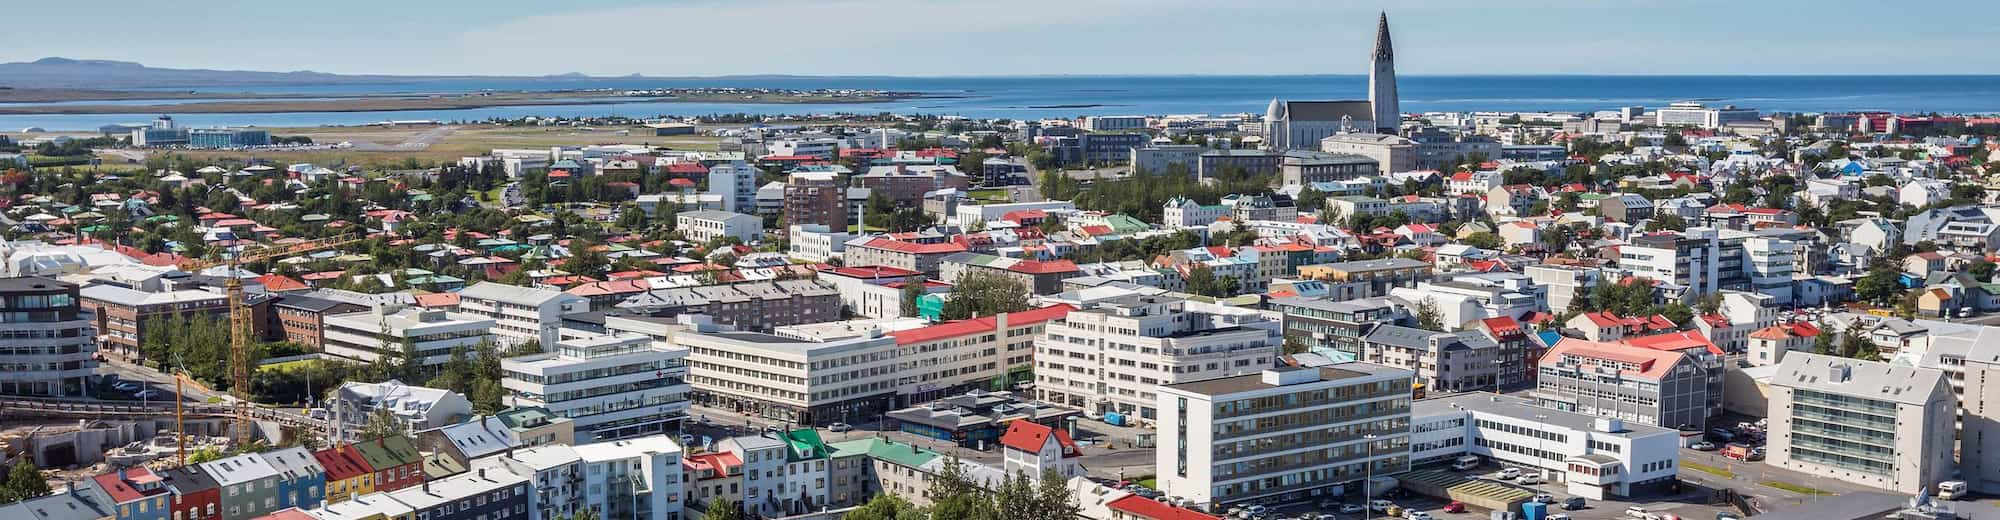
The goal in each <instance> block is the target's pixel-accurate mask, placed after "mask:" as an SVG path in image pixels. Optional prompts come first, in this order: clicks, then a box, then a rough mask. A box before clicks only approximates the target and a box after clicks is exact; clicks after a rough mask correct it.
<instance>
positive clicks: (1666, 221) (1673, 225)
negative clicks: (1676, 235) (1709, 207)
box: [1646, 215, 1687, 231]
mask: <svg viewBox="0 0 2000 520" xmlns="http://www.w3.org/2000/svg"><path fill="white" fill-rule="evenodd" d="M1663 230H1672V231H1687V221H1686V220H1683V219H1681V216H1680V215H1656V216H1654V217H1653V219H1652V220H1649V221H1646V231H1663Z"/></svg>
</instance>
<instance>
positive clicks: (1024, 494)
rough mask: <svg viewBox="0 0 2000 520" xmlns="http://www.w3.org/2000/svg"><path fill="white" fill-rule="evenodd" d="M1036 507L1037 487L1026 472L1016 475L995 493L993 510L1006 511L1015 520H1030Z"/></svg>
mask: <svg viewBox="0 0 2000 520" xmlns="http://www.w3.org/2000/svg"><path fill="white" fill-rule="evenodd" d="M1036 505H1037V504H1035V485H1034V482H1033V481H1030V480H1028V474H1027V473H1025V472H1023V473H1015V474H1014V475H1013V478H1009V479H1007V480H1006V482H1004V483H1001V484H1000V489H997V490H994V492H993V509H995V510H998V511H1006V512H1008V513H1010V514H1011V515H1012V516H1013V517H1015V518H1021V519H1026V518H1028V517H1029V516H1030V512H1032V511H1035V510H1036V509H1037V507H1036Z"/></svg>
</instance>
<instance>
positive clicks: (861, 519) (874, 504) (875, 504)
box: [841, 493, 925, 520]
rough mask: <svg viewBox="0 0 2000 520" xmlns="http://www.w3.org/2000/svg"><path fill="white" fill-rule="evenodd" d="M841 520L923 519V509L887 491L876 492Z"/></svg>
mask: <svg viewBox="0 0 2000 520" xmlns="http://www.w3.org/2000/svg"><path fill="white" fill-rule="evenodd" d="M841 519H842V520H925V517H924V510H923V509H922V508H919V507H917V506H916V505H914V504H911V503H910V501H908V500H904V499H903V497H899V496H896V495H892V494H888V493H879V494H876V495H875V497H874V498H870V499H868V503H865V504H861V507H857V508H854V510H853V511H848V512H847V515H845V516H842V517H841Z"/></svg>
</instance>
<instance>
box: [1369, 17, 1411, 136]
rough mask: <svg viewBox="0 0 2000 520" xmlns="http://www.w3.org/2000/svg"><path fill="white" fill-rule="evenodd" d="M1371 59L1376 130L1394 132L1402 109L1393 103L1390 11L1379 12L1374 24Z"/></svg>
mask: <svg viewBox="0 0 2000 520" xmlns="http://www.w3.org/2000/svg"><path fill="white" fill-rule="evenodd" d="M1370 61H1371V62H1373V63H1372V64H1373V65H1374V67H1373V68H1370V69H1368V103H1369V104H1371V105H1374V108H1375V127H1376V129H1377V130H1376V131H1378V132H1381V133H1384V134H1396V133H1398V127H1401V126H1402V122H1403V116H1402V113H1403V112H1402V110H1401V108H1400V107H1398V106H1397V103H1396V50H1395V48H1394V46H1393V45H1391V44H1390V43H1389V13H1386V12H1385V13H1382V18H1381V19H1380V20H1379V21H1377V22H1376V24H1375V53H1374V54H1373V55H1371V56H1370Z"/></svg>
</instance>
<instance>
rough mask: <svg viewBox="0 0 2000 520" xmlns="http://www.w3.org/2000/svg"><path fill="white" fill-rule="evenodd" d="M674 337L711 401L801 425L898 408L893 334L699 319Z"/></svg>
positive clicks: (699, 396) (704, 399) (699, 397)
mask: <svg viewBox="0 0 2000 520" xmlns="http://www.w3.org/2000/svg"><path fill="white" fill-rule="evenodd" d="M674 342H675V343H677V344H680V345H682V346H685V347H687V349H688V356H687V364H688V382H689V383H690V384H691V385H692V388H693V390H694V400H695V402H698V403H701V404H703V405H705V406H713V407H716V408H721V409H725V410H731V411H735V412H739V413H746V414H752V415H757V416H761V417H765V418H768V419H776V420H783V421H789V422H792V423H797V424H829V423H834V422H849V423H853V422H858V421H859V420H860V418H864V417H874V416H879V415H881V414H883V413H886V412H888V411H889V410H894V409H896V388H897V386H898V379H899V374H898V373H897V367H898V366H899V365H898V362H897V360H896V358H895V351H896V348H895V344H896V342H895V339H894V338H890V337H887V336H873V337H869V336H864V337H856V338H844V339H837V340H830V341H808V340H799V339H793V338H786V337H781V336H773V335H770V334H762V333H756V332H735V331H726V330H721V329H720V328H717V327H715V326H713V325H698V326H696V327H695V328H694V329H693V330H689V331H685V332H682V333H678V334H675V335H674ZM908 377H910V378H911V379H912V380H913V381H914V379H915V376H914V375H910V376H908Z"/></svg>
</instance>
